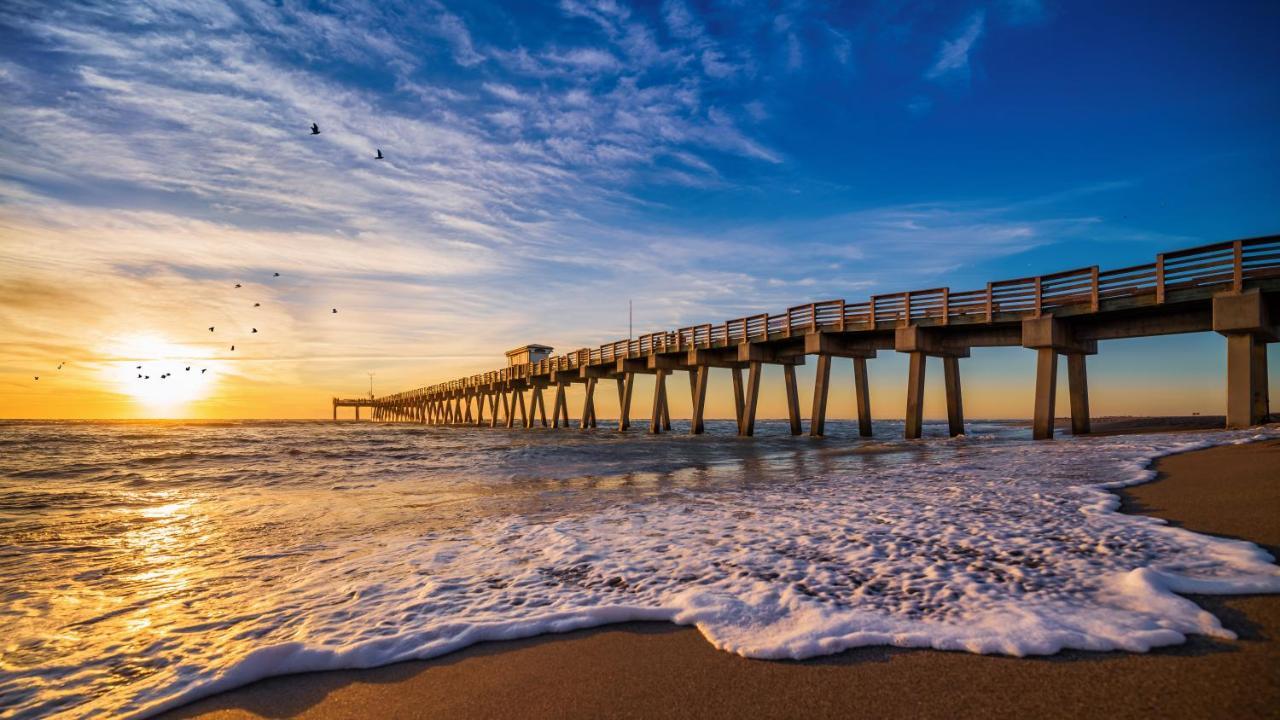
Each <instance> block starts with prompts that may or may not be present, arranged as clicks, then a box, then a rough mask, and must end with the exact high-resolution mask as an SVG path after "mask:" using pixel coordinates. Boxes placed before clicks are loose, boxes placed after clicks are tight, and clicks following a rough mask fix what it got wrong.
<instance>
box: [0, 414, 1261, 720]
mask: <svg viewBox="0 0 1280 720" xmlns="http://www.w3.org/2000/svg"><path fill="white" fill-rule="evenodd" d="M828 427H829V431H830V435H829V436H828V437H827V438H825V439H822V440H817V441H815V440H812V439H810V438H807V437H796V438H793V437H790V436H789V435H787V433H786V428H785V425H784V424H781V423H773V422H765V423H762V424H761V425H760V427H759V435H758V436H757V437H756V438H754V439H739V438H736V437H734V436H733V428H732V426H731V424H729V423H724V422H712V423H709V428H708V430H709V434H708V435H706V436H703V437H698V438H691V437H689V436H686V435H683V434H681V433H680V432H679V430H680V426H679V424H677V428H676V430H677V432H675V433H672V434H667V435H662V436H649V435H646V434H645V433H644V432H643V425H642V426H641V427H640V428H639V429H638V430H635V431H632V432H629V433H626V434H619V433H615V432H611V431H608V430H604V429H601V430H598V431H593V432H587V433H583V432H579V431H576V430H575V431H564V430H560V431H533V432H529V431H523V430H502V429H479V430H476V429H460V428H438V427H431V426H420V425H378V424H371V423H361V424H356V423H342V424H333V423H305V422H298V423H289V422H240V423H36V422H0V716H4V717H18V718H27V717H44V716H50V715H53V716H65V717H104V716H105V717H117V716H142V715H147V714H150V713H154V712H156V711H159V710H161V709H164V708H168V707H173V706H175V705H177V704H181V703H182V702H186V701H189V700H191V699H195V698H197V697H200V696H203V695H206V694H210V693H212V692H216V691H219V690H223V689H228V688H231V687H235V686H237V685H241V684H244V683H247V682H251V681H252V680H255V679H258V678H261V677H264V676H268V675H274V674H281V673H288V672H298V671H305V670H321V669H331V668H354V667H371V666H376V665H381V664H386V663H389V662H393V661H397V660H405V659H410V658H425V657H431V656H435V655H440V654H443V653H447V652H450V651H452V650H456V649H459V648H462V647H465V646H467V645H470V644H472V643H475V642H479V641H483V640H490V639H505V638H516V637H523V636H529V635H536V634H541V633H549V632H560V631H565V630H570V629H576V628H582V627H588V626H593V625H601V624H605V623H610V622H618V621H625V620H636V619H655V620H658V619H660V620H669V621H673V622H677V623H682V624H687V625H696V626H697V627H698V629H699V630H700V631H701V632H702V634H703V635H704V636H705V637H706V638H707V640H708V641H709V642H711V643H713V644H714V645H715V646H716V647H718V648H722V649H724V650H726V651H729V652H734V653H740V654H742V655H745V656H749V657H757V658H803V657H810V656H814V655H821V654H827V653H834V652H838V651H840V650H843V649H846V648H850V647H855V646H860V645H871V644H885V645H898V646H909V647H933V648H940V649H948V650H963V651H970V652H979V653H1005V654H1010V655H1026V654H1041V653H1053V652H1056V651H1058V650H1060V649H1063V648H1080V649H1087V650H1112V649H1123V650H1129V651H1134V652H1144V651H1146V650H1148V649H1150V648H1152V647H1156V646H1161V645H1169V644H1175V643H1180V642H1182V641H1183V640H1184V639H1185V636H1186V635H1187V634H1189V633H1202V634H1207V635H1213V636H1219V637H1230V636H1231V633H1230V632H1229V631H1227V630H1225V629H1223V628H1222V627H1221V625H1220V624H1219V623H1218V621H1217V620H1216V619H1215V618H1214V617H1213V616H1212V615H1211V614H1209V613H1207V612H1205V611H1203V610H1202V609H1200V608H1199V607H1197V606H1196V605H1195V604H1194V603H1192V602H1191V601H1189V600H1186V599H1184V598H1182V597H1180V596H1178V595H1176V594H1174V593H1175V592H1197V593H1236V592H1278V591H1280V568H1278V567H1277V566H1276V565H1274V564H1272V558H1271V557H1270V556H1269V555H1268V554H1266V553H1265V552H1263V551H1262V550H1261V549H1259V548H1257V547H1256V546H1254V545H1251V544H1249V543H1245V542H1239V541H1233V540H1226V539H1218V538H1211V537H1207V536H1203V535H1198V534H1195V533H1192V532H1189V531H1185V530H1181V529H1177V528H1172V527H1169V526H1167V525H1165V524H1163V523H1162V522H1160V521H1158V520H1154V519H1151V518H1144V517H1132V516H1126V515H1121V514H1119V513H1117V512H1114V509H1115V507H1116V505H1117V500H1116V498H1115V496H1114V495H1112V494H1110V493H1108V492H1106V491H1105V490H1104V489H1103V488H1105V487H1109V486H1110V487H1114V486H1120V485H1125V484H1130V483H1135V482H1141V481H1143V480H1146V479H1148V478H1149V477H1150V471H1149V470H1148V469H1147V467H1148V465H1149V463H1150V461H1151V460H1152V459H1153V458H1155V457H1157V456H1160V455H1163V454H1168V453H1173V452H1179V451H1183V450H1189V449H1194V448H1198V447H1203V446H1206V445H1208V444H1221V443H1233V442H1247V441H1250V440H1253V439H1257V438H1261V437H1280V430H1277V429H1275V428H1270V429H1263V430H1254V431H1240V432H1215V433H1197V434H1193V435H1183V434H1157V435H1145V436H1144V435H1135V436H1123V437H1108V438H1102V437H1098V438H1084V439H1073V438H1070V437H1065V438H1061V439H1059V440H1058V441H1055V442H1051V443H1035V442H1031V441H1030V440H1029V439H1028V436H1029V432H1028V430H1027V428H1025V427H1021V426H1018V425H1014V424H1001V423H971V424H970V426H969V429H970V435H968V436H967V437H963V438H957V439H948V438H945V437H942V435H944V434H945V427H944V426H932V425H931V426H929V427H928V428H927V432H928V433H929V434H931V435H932V436H933V437H930V438H927V439H925V440H923V441H915V442H904V441H900V440H896V438H899V437H901V433H902V426H901V423H891V422H890V423H878V424H877V427H876V434H877V439H876V440H872V441H868V440H862V439H858V438H856V437H854V435H855V428H854V427H852V426H850V425H849V424H846V423H841V422H835V423H828Z"/></svg>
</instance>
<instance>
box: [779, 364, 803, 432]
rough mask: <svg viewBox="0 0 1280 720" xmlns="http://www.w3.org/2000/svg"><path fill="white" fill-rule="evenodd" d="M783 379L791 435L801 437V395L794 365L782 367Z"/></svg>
mask: <svg viewBox="0 0 1280 720" xmlns="http://www.w3.org/2000/svg"><path fill="white" fill-rule="evenodd" d="M782 379H783V383H784V385H785V386H786V392H787V420H789V421H790V422H791V434H792V435H799V434H800V431H801V428H800V395H799V392H798V389H797V387H796V368H795V366H794V365H783V366H782Z"/></svg>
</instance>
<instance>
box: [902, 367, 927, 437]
mask: <svg viewBox="0 0 1280 720" xmlns="http://www.w3.org/2000/svg"><path fill="white" fill-rule="evenodd" d="M908 355H909V356H910V364H909V366H908V369H907V416H906V437H907V439H908V440H915V439H917V438H919V437H920V435H921V434H922V430H923V428H924V370H925V355H924V353H922V352H911V353H908Z"/></svg>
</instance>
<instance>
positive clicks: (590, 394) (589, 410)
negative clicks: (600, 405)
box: [578, 377, 596, 430]
mask: <svg viewBox="0 0 1280 720" xmlns="http://www.w3.org/2000/svg"><path fill="white" fill-rule="evenodd" d="M595 426H596V379H595V378H593V377H589V378H587V392H586V396H585V397H584V398H583V400H582V422H581V423H580V424H579V425H578V428H579V429H581V430H586V429H588V428H593V427H595Z"/></svg>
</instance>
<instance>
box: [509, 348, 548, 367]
mask: <svg viewBox="0 0 1280 720" xmlns="http://www.w3.org/2000/svg"><path fill="white" fill-rule="evenodd" d="M554 349H555V348H553V347H550V346H548V345H521V346H520V347H518V348H516V349H514V350H508V351H507V367H515V366H516V365H528V364H529V363H536V362H542V361H543V360H546V359H547V358H549V357H551V351H552V350H554Z"/></svg>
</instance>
